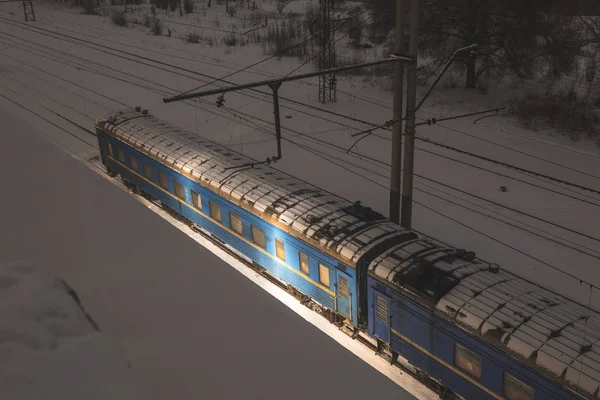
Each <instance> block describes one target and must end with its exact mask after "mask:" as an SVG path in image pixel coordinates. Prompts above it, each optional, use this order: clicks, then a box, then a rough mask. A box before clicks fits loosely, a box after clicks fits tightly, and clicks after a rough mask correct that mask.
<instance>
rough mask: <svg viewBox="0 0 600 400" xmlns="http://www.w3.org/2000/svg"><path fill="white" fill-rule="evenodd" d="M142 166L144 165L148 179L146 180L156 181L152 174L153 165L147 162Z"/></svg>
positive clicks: (145, 175)
mask: <svg viewBox="0 0 600 400" xmlns="http://www.w3.org/2000/svg"><path fill="white" fill-rule="evenodd" d="M142 164H144V177H146V179H150V180H151V181H154V176H153V174H152V165H150V164H148V163H145V162H143V163H142Z"/></svg>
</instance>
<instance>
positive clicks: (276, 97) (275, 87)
mask: <svg viewBox="0 0 600 400" xmlns="http://www.w3.org/2000/svg"><path fill="white" fill-rule="evenodd" d="M280 86H281V82H276V83H271V84H269V87H270V88H271V90H273V108H274V113H275V137H276V138H277V159H278V160H281V124H280V122H279V94H278V92H277V91H278V90H279V87H280Z"/></svg>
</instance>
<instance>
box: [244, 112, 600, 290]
mask: <svg viewBox="0 0 600 400" xmlns="http://www.w3.org/2000/svg"><path fill="white" fill-rule="evenodd" d="M232 112H233V111H232ZM238 117H239V118H240V119H244V118H242V117H240V116H239V115H238ZM246 121H247V120H246ZM247 122H249V121H247ZM250 123H252V122H250ZM259 129H264V128H262V127H259ZM266 132H267V133H269V134H271V135H272V133H270V132H268V131H266ZM282 139H283V140H285V141H288V142H290V140H289V139H287V138H284V137H282ZM292 143H293V142H292ZM294 144H296V145H298V144H297V143H294ZM299 146H302V145H299ZM305 150H307V151H309V152H310V153H313V154H315V153H318V152H319V151H317V150H314V149H310V150H308V149H306V148H305ZM315 155H316V154H315ZM318 156H319V157H320V158H322V159H324V160H326V161H328V162H331V163H333V164H334V165H337V166H338V167H341V168H344V167H343V166H341V165H340V164H338V163H336V162H333V161H331V160H330V158H329V157H330V155H328V154H325V155H324V156H323V155H318ZM346 170H347V171H349V172H351V173H352V174H354V175H357V176H360V177H361V178H363V179H366V180H368V181H370V182H371V183H373V184H375V185H377V186H379V187H382V188H384V189H386V190H389V188H388V187H387V186H385V185H382V184H381V183H379V182H376V181H373V180H372V179H370V178H368V177H365V176H363V175H361V174H359V173H357V172H355V171H352V170H349V169H347V168H346ZM425 179H427V178H425ZM419 191H421V192H425V193H427V194H429V195H431V196H433V197H436V198H439V199H442V200H445V201H448V200H447V199H445V198H443V197H440V196H437V195H434V194H432V193H428V192H426V191H424V190H422V189H419ZM415 203H416V204H418V205H420V206H422V207H424V208H425V209H428V210H429V211H432V212H434V213H436V214H438V215H440V216H443V217H445V218H447V219H450V220H451V221H453V222H455V223H458V224H459V225H461V226H463V227H465V228H467V229H470V230H472V231H474V232H476V233H478V234H480V235H483V236H485V237H486V238H488V239H491V240H493V241H495V242H497V243H499V244H502V245H504V246H506V247H508V248H510V249H512V250H514V251H516V252H518V253H519V254H522V255H524V256H526V257H529V258H531V259H533V260H535V261H538V262H539V263H541V264H543V265H545V266H547V267H550V268H552V269H553V270H555V271H557V272H559V273H563V274H565V275H566V276H569V277H570V278H573V279H576V280H577V281H580V282H585V283H586V284H588V285H590V287H594V288H596V289H598V287H596V286H595V285H593V284H591V283H589V282H587V281H583V280H582V279H581V278H578V277H576V276H575V275H573V274H570V273H568V272H565V271H563V270H562V269H560V268H558V267H556V266H554V265H552V264H549V263H547V262H545V261H543V260H541V259H539V258H537V257H535V256H532V255H530V254H528V253H526V252H524V251H522V250H519V249H517V248H515V247H514V246H511V245H509V244H507V243H504V242H503V241H501V240H498V239H496V238H494V237H491V236H489V235H487V234H485V233H483V232H481V231H479V230H477V229H475V228H472V227H470V226H468V225H466V224H464V223H462V222H459V221H457V220H456V219H454V218H452V217H449V216H447V215H446V214H444V213H442V212H439V211H437V210H435V209H432V208H431V207H428V206H426V205H424V204H423V203H421V202H417V201H415ZM454 204H455V205H458V204H456V203H454ZM459 206H460V205H459ZM530 233H533V232H530ZM538 236H539V235H538ZM541 237H542V238H545V237H543V236H541ZM546 239H547V238H546ZM563 245H565V244H564V243H563ZM565 246H566V247H569V248H571V249H572V250H575V251H578V252H581V253H583V254H586V255H589V256H591V257H594V258H598V257H597V256H594V255H592V254H588V253H586V252H583V251H581V250H579V249H575V248H572V247H570V246H567V245H565Z"/></svg>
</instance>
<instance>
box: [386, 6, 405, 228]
mask: <svg viewBox="0 0 600 400" xmlns="http://www.w3.org/2000/svg"><path fill="white" fill-rule="evenodd" d="M404 6H405V3H404V0H397V1H396V38H395V41H396V42H395V44H394V54H395V55H400V54H403V47H404V15H405V7H404ZM403 90H404V63H396V64H394V113H393V119H392V121H393V124H394V125H393V127H394V130H393V134H392V171H391V181H390V220H391V221H392V222H395V223H397V224H399V223H400V180H401V175H402V174H401V171H400V170H401V167H402V111H403V110H402V96H403Z"/></svg>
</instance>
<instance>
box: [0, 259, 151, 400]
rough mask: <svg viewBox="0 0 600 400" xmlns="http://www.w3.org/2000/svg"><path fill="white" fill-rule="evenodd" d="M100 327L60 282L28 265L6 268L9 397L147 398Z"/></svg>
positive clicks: (1, 307) (1, 315)
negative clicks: (88, 316)
mask: <svg viewBox="0 0 600 400" xmlns="http://www.w3.org/2000/svg"><path fill="white" fill-rule="evenodd" d="M84 307H85V306H84ZM96 328H97V327H95V326H94V323H93V322H92V321H90V320H88V318H87V317H86V315H85V312H84V310H82V308H81V306H80V305H79V304H77V302H76V300H75V299H74V298H73V297H71V295H70V294H69V293H68V288H67V286H65V285H64V283H63V282H61V280H60V279H59V278H57V277H56V276H54V275H53V274H51V273H48V272H47V271H45V270H44V269H43V268H41V267H40V266H39V265H38V266H36V265H33V264H31V263H28V262H24V261H19V262H10V263H3V264H0V393H2V398H4V399H11V400H21V399H22V400H30V399H42V398H49V399H64V400H75V399H90V400H93V399H98V400H100V399H102V400H105V399H115V400H117V399H119V400H134V399H139V400H141V399H147V398H148V394H149V393H148V392H147V391H146V388H145V387H144V385H143V384H142V382H141V381H140V380H139V378H138V377H137V376H136V375H135V374H134V373H133V371H132V370H131V368H130V367H129V365H128V362H127V361H126V360H125V359H124V357H123V354H122V353H121V352H120V351H119V350H118V347H117V346H115V344H114V343H113V342H112V341H111V340H110V338H108V337H107V336H106V335H105V334H104V333H102V332H101V331H99V330H98V329H96Z"/></svg>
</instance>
